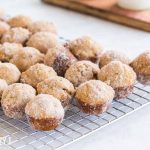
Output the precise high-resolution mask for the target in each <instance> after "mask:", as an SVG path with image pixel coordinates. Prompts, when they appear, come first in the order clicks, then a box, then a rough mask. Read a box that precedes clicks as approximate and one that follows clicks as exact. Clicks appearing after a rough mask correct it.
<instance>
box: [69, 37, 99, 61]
mask: <svg viewBox="0 0 150 150" xmlns="http://www.w3.org/2000/svg"><path fill="white" fill-rule="evenodd" d="M67 46H68V48H69V49H70V51H71V52H72V53H73V54H74V55H75V56H76V57H77V58H78V59H79V60H91V61H93V62H95V61H97V59H98V56H99V55H100V54H101V53H102V49H101V47H100V45H99V44H98V43H96V42H95V41H93V40H92V39H91V38H90V37H88V36H84V37H81V38H78V39H75V40H73V41H71V42H69V43H68V45H67Z"/></svg>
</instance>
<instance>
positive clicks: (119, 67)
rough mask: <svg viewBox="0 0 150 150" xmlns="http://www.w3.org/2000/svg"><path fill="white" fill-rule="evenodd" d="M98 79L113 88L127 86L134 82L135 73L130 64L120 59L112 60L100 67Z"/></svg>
mask: <svg viewBox="0 0 150 150" xmlns="http://www.w3.org/2000/svg"><path fill="white" fill-rule="evenodd" d="M98 79H99V80H101V81H103V82H105V83H107V84H108V85H110V86H112V87H113V88H118V87H128V86H132V85H133V84H134V83H135V81H136V74H135V72H134V71H133V69H132V68H131V67H130V66H128V65H126V64H123V63H121V62H120V61H112V62H110V63H109V64H107V65H105V66H104V67H102V68H101V70H100V71H99V73H98Z"/></svg>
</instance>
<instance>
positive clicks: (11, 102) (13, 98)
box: [1, 83, 36, 119]
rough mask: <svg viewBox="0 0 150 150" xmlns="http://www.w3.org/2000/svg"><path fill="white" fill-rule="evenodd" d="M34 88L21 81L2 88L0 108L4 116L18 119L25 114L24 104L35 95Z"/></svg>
mask: <svg viewBox="0 0 150 150" xmlns="http://www.w3.org/2000/svg"><path fill="white" fill-rule="evenodd" d="M35 94H36V91H35V89H34V88H33V87H32V86H30V85H28V84H22V83H14V84H12V85H9V86H8V88H7V89H6V90H4V92H3V95H2V100H1V104H2V109H3V111H4V113H5V115H6V116H8V117H10V118H15V119H20V118H22V117H23V116H24V115H25V106H26V104H27V103H28V102H29V101H30V100H32V99H33V98H34V97H35Z"/></svg>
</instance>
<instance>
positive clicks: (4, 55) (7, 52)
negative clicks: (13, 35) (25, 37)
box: [0, 42, 22, 62]
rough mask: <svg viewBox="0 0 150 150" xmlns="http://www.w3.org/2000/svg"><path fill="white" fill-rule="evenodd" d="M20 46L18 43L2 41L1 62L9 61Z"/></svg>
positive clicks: (0, 47) (0, 46)
mask: <svg viewBox="0 0 150 150" xmlns="http://www.w3.org/2000/svg"><path fill="white" fill-rule="evenodd" d="M21 48H22V45H21V44H18V43H7V42H6V43H4V44H2V45H0V60H1V61H2V62H9V61H10V59H11V58H12V57H13V56H14V55H15V54H17V53H18V52H19V51H20V50H21Z"/></svg>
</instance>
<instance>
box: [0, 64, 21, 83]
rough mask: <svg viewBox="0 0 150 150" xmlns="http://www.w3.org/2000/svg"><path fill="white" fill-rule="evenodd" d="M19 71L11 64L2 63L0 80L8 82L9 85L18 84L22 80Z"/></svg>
mask: <svg viewBox="0 0 150 150" xmlns="http://www.w3.org/2000/svg"><path fill="white" fill-rule="evenodd" d="M20 75H21V73H20V71H19V69H18V68H17V67H16V66H15V65H13V64H11V63H0V79H4V80H6V82H7V83H8V84H12V83H15V82H18V80H19V79H20Z"/></svg>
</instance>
